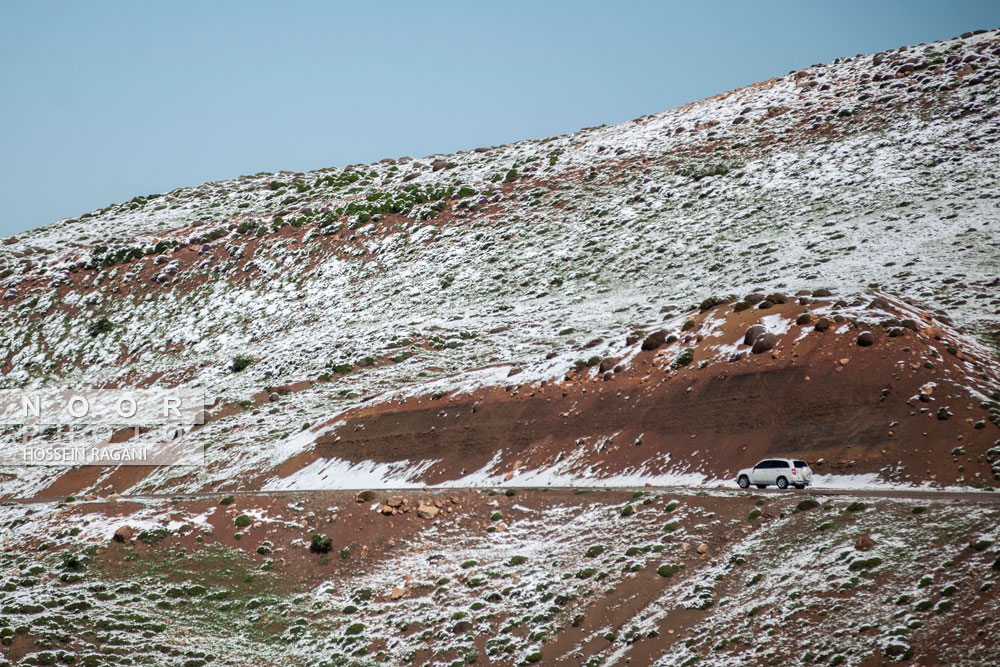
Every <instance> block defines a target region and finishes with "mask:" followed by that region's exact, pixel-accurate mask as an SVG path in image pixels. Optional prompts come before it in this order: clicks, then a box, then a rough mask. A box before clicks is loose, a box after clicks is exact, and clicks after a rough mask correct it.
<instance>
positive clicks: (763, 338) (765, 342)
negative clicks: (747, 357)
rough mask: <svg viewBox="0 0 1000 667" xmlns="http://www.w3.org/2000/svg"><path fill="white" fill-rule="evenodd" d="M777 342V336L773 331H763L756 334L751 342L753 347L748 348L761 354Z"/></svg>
mask: <svg viewBox="0 0 1000 667" xmlns="http://www.w3.org/2000/svg"><path fill="white" fill-rule="evenodd" d="M777 344H778V337H777V336H775V335H774V334H773V333H770V332H768V333H763V334H761V335H759V336H757V338H756V340H754V342H753V348H752V349H751V350H750V351H751V352H753V353H754V354H761V353H763V352H767V351H768V350H770V349H772V348H773V347H774V346H775V345H777Z"/></svg>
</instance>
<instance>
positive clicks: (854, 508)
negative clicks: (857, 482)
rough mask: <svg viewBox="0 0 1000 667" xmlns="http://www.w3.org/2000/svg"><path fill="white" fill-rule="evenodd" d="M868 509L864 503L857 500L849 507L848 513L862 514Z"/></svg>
mask: <svg viewBox="0 0 1000 667" xmlns="http://www.w3.org/2000/svg"><path fill="white" fill-rule="evenodd" d="M867 507H868V505H865V504H864V503H863V502H861V501H858V500H855V501H854V502H853V503H851V504H850V505H848V506H847V508H846V511H848V512H861V511H864V510H865V508H867Z"/></svg>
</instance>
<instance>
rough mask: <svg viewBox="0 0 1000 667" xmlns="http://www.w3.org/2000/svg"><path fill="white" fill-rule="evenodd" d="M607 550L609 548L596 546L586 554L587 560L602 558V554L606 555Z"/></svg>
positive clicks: (601, 545) (600, 545)
mask: <svg viewBox="0 0 1000 667" xmlns="http://www.w3.org/2000/svg"><path fill="white" fill-rule="evenodd" d="M606 548H607V547H605V546H604V545H603V544H595V545H594V546H592V547H590V548H589V549H587V553H585V554H584V555H585V556H586V557H587V558H596V557H597V556H600V555H601V554H602V553H604V550H605V549H606Z"/></svg>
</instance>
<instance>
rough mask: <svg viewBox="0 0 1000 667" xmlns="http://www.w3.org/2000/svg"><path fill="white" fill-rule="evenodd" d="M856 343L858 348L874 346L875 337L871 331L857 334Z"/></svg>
mask: <svg viewBox="0 0 1000 667" xmlns="http://www.w3.org/2000/svg"><path fill="white" fill-rule="evenodd" d="M857 343H858V345H859V346H860V347H869V346H870V345H874V344H875V336H874V335H872V332H871V331H862V332H861V333H859V334H858V340H857Z"/></svg>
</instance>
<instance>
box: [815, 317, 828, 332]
mask: <svg viewBox="0 0 1000 667" xmlns="http://www.w3.org/2000/svg"><path fill="white" fill-rule="evenodd" d="M830 324H831V322H830V319H829V318H827V317H821V318H819V319H818V320H816V324H815V325H813V329H815V330H816V331H826V330H827V329H829V328H830Z"/></svg>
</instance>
